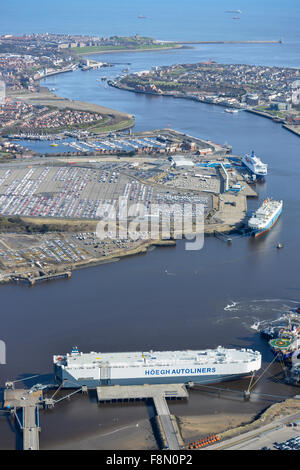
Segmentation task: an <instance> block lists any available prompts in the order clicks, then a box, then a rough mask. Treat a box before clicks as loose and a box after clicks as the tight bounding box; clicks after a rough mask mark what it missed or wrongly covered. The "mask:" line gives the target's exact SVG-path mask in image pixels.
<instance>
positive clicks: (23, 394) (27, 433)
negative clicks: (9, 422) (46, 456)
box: [4, 386, 43, 450]
mask: <svg viewBox="0 0 300 470" xmlns="http://www.w3.org/2000/svg"><path fill="white" fill-rule="evenodd" d="M42 400H43V392H42V391H41V390H38V391H32V390H24V389H18V390H16V389H15V388H14V387H13V386H12V388H10V387H8V388H6V389H5V391H4V408H5V409H6V410H8V411H10V412H11V414H13V415H14V416H15V418H16V421H17V423H18V425H19V427H20V430H21V431H22V432H23V450H39V432H40V425H39V406H40V404H41V402H42ZM19 410H21V419H20V418H19V414H18V412H19Z"/></svg>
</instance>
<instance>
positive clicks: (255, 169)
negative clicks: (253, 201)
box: [242, 151, 268, 180]
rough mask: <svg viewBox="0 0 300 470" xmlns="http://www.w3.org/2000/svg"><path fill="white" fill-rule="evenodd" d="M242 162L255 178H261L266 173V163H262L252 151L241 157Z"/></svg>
mask: <svg viewBox="0 0 300 470" xmlns="http://www.w3.org/2000/svg"><path fill="white" fill-rule="evenodd" d="M242 163H243V164H244V165H245V166H246V167H247V169H248V170H249V171H250V173H252V175H254V176H255V178H256V179H258V180H259V179H263V178H265V176H267V174H268V165H267V164H266V163H263V162H262V161H261V159H260V158H259V157H257V155H255V153H254V151H252V153H251V155H245V156H244V157H243V158H242Z"/></svg>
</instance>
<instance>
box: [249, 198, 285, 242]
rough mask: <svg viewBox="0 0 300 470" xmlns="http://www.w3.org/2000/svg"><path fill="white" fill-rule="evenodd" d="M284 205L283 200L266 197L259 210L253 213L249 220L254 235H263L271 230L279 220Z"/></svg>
mask: <svg viewBox="0 0 300 470" xmlns="http://www.w3.org/2000/svg"><path fill="white" fill-rule="evenodd" d="M282 207H283V201H275V200H274V199H270V198H268V199H265V200H264V202H263V204H262V205H261V207H260V208H259V209H257V211H255V212H254V213H253V214H252V217H250V219H249V220H248V227H249V228H250V229H251V231H252V234H253V235H254V236H256V237H257V236H258V235H261V234H262V233H264V232H267V231H268V230H270V229H271V228H272V227H273V225H274V224H275V223H276V222H277V220H278V218H279V216H280V214H281V212H282Z"/></svg>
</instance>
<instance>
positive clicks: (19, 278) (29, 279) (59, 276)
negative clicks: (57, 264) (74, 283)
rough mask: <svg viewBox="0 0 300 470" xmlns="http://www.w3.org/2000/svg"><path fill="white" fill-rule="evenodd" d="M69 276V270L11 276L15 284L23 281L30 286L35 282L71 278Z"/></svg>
mask: <svg viewBox="0 0 300 470" xmlns="http://www.w3.org/2000/svg"><path fill="white" fill-rule="evenodd" d="M71 277H72V273H71V271H66V272H63V273H54V274H43V275H42V276H38V277H28V276H21V275H16V276H12V281H13V282H15V283H17V284H19V283H25V284H29V285H30V286H34V285H35V284H38V283H40V282H46V281H56V280H58V279H71Z"/></svg>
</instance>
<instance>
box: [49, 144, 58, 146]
mask: <svg viewBox="0 0 300 470" xmlns="http://www.w3.org/2000/svg"><path fill="white" fill-rule="evenodd" d="M50 146H51V147H58V144H51V145H50Z"/></svg>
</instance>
